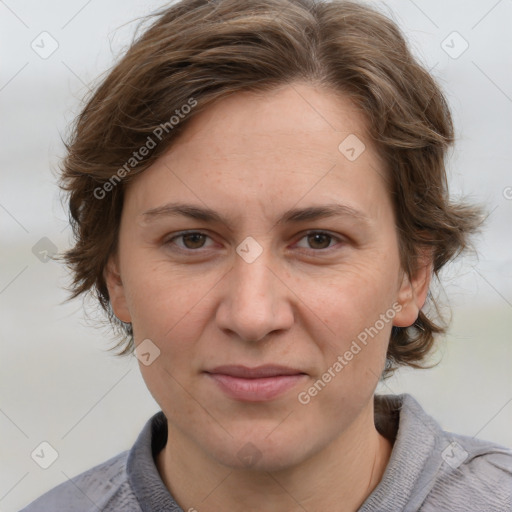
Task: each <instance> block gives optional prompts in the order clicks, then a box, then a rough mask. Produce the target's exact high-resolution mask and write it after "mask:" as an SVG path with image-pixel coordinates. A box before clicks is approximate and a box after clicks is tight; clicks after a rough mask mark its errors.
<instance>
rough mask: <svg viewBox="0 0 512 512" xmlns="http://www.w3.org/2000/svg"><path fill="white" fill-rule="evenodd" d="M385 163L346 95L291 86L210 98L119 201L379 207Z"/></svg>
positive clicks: (147, 205)
mask: <svg viewBox="0 0 512 512" xmlns="http://www.w3.org/2000/svg"><path fill="white" fill-rule="evenodd" d="M383 167H384V166H383V164H382V162H381V160H380V158H379V155H378V154H377V152H376V151H375V149H374V147H373V144H372V141H371V140H369V137H368V135H367V126H366V119H365V117H364V116H363V115H362V114H361V112H360V111H359V110H358V109H357V107H356V106H355V105H354V104H353V103H352V102H351V100H350V99H349V98H347V97H341V96H339V95H336V94H334V93H333V92H331V91H329V90H325V89H319V88H314V87H312V86H309V85H305V84H300V83H299V84H293V85H287V86H283V87H280V88H278V89H275V90H272V91H266V92H258V93H254V92H239V93H236V94H233V95H231V96H228V97H225V98H222V99H221V100H218V101H216V102H215V103H213V104H211V105H209V106H208V107H207V108H206V109H205V110H203V111H202V112H200V113H198V114H196V116H195V117H194V118H192V119H191V120H190V121H189V123H188V124H187V126H186V128H185V130H184V131H183V132H182V134H181V135H180V136H179V137H178V138H177V139H176V140H175V141H174V143H173V144H172V146H171V147H170V148H169V149H168V150H167V152H166V153H164V155H162V156H161V157H160V159H159V160H157V162H156V163H155V164H153V166H152V167H150V168H149V169H148V170H146V171H144V173H142V174H141V175H139V176H138V177H137V178H136V179H135V180H134V181H133V182H132V184H131V187H130V188H129V190H128V191H127V200H130V201H135V202H136V203H137V209H138V213H139V214H140V212H141V211H142V210H147V209H151V208H155V207H158V206H161V205H164V204H165V203H166V202H168V201H170V200H175V199H177V198H179V199H180V200H183V199H187V201H188V202H190V201H189V200H193V201H195V202H196V203H203V204H202V206H205V205H206V204H207V205H209V206H212V207H213V205H215V206H216V207H217V206H220V207H222V208H229V207H230V206H234V204H233V202H235V203H238V206H239V205H240V204H245V205H247V206H251V205H254V204H256V203H257V204H258V205H259V207H260V208H262V209H263V210H265V209H267V210H268V208H269V206H271V207H275V206H276V205H277V203H279V204H282V205H283V206H287V207H288V208H286V209H289V208H290V207H291V206H293V204H295V203H298V202H299V201H301V200H302V199H304V200H308V201H310V202H316V203H321V202H329V203H333V202H342V201H341V199H343V200H344V201H343V202H345V203H347V204H348V205H349V206H352V207H354V208H356V207H357V204H358V203H360V206H366V207H368V208H370V209H373V210H374V214H378V206H379V205H378V204H376V203H375V201H376V199H378V198H379V196H380V195H382V192H383V187H384V183H383V178H384V171H383ZM337 199H339V201H337ZM381 202H382V198H381ZM283 203H285V204H283ZM350 203H352V204H350ZM358 209H360V208H358Z"/></svg>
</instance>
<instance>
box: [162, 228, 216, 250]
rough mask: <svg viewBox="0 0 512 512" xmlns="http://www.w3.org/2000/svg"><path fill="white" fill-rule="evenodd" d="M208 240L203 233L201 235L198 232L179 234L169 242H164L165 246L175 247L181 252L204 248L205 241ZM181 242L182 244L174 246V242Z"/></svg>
mask: <svg viewBox="0 0 512 512" xmlns="http://www.w3.org/2000/svg"><path fill="white" fill-rule="evenodd" d="M207 238H210V237H209V236H208V235H206V234H205V233H201V232H200V231H189V232H187V233H180V234H178V235H175V236H173V237H172V238H169V240H167V241H165V245H177V246H178V249H179V250H183V251H194V250H197V249H202V248H204V244H205V240H206V239H207ZM180 239H181V240H182V241H183V244H182V245H180V244H176V243H175V240H180Z"/></svg>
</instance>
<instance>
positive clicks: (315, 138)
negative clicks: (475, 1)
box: [25, 0, 512, 512]
mask: <svg viewBox="0 0 512 512" xmlns="http://www.w3.org/2000/svg"><path fill="white" fill-rule="evenodd" d="M453 138H454V135H453V127H452V121H451V116H450V112H449V110H448V107H447V104H446V101H445V99H444V97H443V95H442V92H441V91H440V89H439V88H438V86H437V84H436V83H435V81H434V80H433V78H432V77H431V76H430V75H429V74H428V73H427V72H426V71H425V70H424V69H423V68H422V67H421V66H420V65H419V64H418V63H417V62H416V61H415V60H414V59H413V57H412V56H411V54H410V52H409V50H408V48H407V46H406V44H405V42H404V39H403V36H402V35H401V33H400V31H399V30H398V28H397V27H396V26H395V25H394V23H392V22H391V21H390V20H389V19H387V18H386V17H384V16H383V15H381V14H380V13H378V12H377V11H375V10H372V9H371V8H369V7H366V6H363V5H360V4H357V3H352V2H341V1H334V2H314V1H313V0H299V1H294V2H288V1H286V0H256V1H251V2H243V1H240V0H224V1H218V2H215V1H210V2H207V1H205V0H192V1H181V2H179V3H177V4H175V5H172V6H171V7H168V8H167V9H165V10H164V11H162V12H161V13H159V16H158V18H157V20H156V21H155V23H154V24H153V25H152V26H151V27H150V28H149V29H148V30H147V31H146V32H145V33H144V34H143V35H142V36H141V37H140V38H139V39H138V40H137V41H135V42H134V44H133V45H132V47H131V48H130V49H129V50H128V51H127V53H126V55H125V56H124V58H123V59H122V60H121V61H120V62H119V63H118V64H117V65H116V66H115V67H114V69H113V70H112V71H111V72H110V74H109V75H108V76H107V78H106V79H105V80H104V82H103V83H102V84H101V85H100V86H99V88H98V89H97V91H96V92H95V93H94V95H93V96H92V97H91V98H90V100H89V101H88V103H87V105H86V106H85V108H84V110H83V112H82V113H81V115H80V116H79V118H78V119H77V122H76V125H75V130H74V133H73V137H72V139H71V140H70V142H69V144H68V155H67V157H66V159H65V160H64V162H63V166H62V170H63V176H62V180H63V182H62V186H63V188H64V189H65V190H66V191H68V193H69V206H70V213H71V217H72V223H73V228H74V232H75V236H76V245H75V247H73V248H72V249H71V250H70V251H68V252H67V253H66V255H65V261H66V262H67V263H68V264H69V265H70V267H71V268H72V270H73V272H74V283H73V293H72V295H73V297H76V296H78V295H80V294H82V293H86V292H94V293H96V295H97V297H98V300H99V302H100V304H101V305H102V307H103V308H104V309H105V311H106V312H107V314H108V315H109V318H110V319H111V321H112V323H113V325H115V326H117V327H118V329H119V332H120V333H121V334H122V336H123V339H122V341H121V343H120V346H122V349H123V350H122V351H121V352H120V354H130V353H132V352H133V351H134V350H135V354H136V356H137V358H138V360H139V364H140V369H141V372H142V375H143V378H144V380H145V382H146V384H147V386H148V389H149V391H150V392H151V394H152V395H153V397H154V398H155V400H156V401H157V403H158V404H159V405H160V407H161V409H162V411H161V412H159V413H158V414H156V415H155V416H153V417H152V418H151V419H149V421H148V423H147V424H146V426H145V428H144V429H143V431H142V432H141V434H140V436H139V437H138V439H137V441H136V442H135V444H134V446H133V447H132V448H131V449H130V450H128V451H126V452H123V453H121V454H119V455H118V456H116V457H114V458H112V459H110V460H108V461H106V462H105V463H103V464H101V465H99V466H97V467H95V468H92V469H91V470H89V471H87V472H86V473H83V474H81V475H79V476H77V477H75V478H74V479H73V481H71V482H66V483H64V484H62V485H60V486H58V487H56V488H55V489H53V490H52V491H50V492H49V493H47V494H45V495H44V496H42V497H41V498H39V499H38V500H36V501H35V502H33V503H32V504H31V505H29V506H28V507H27V508H26V509H25V510H26V511H40V510H91V509H100V510H105V511H113V510H133V511H135V510H137V511H140V510H144V511H149V510H151V511H153V510H155V511H156V510H159V511H161V510H188V511H193V510H197V511H200V512H212V511H219V510H235V511H269V512H271V511H278V510H279V511H283V510H285V511H299V510H300V511H304V510H307V511H319V510H336V511H355V510H358V511H364V512H369V511H379V512H381V511H397V510H408V511H412V510H422V511H429V510H436V511H440V510H450V511H458V510H460V511H468V510H474V511H484V510H485V511H490V510H492V511H505V510H512V502H511V499H512V498H511V496H512V491H511V489H512V451H511V450H509V449H507V448H505V447H501V446H498V445H496V444H492V443H488V442H485V441H481V440H477V439H473V438H469V437H465V436H462V435H457V434H451V433H448V432H444V431H443V430H442V429H441V428H440V426H439V425H438V424H437V423H436V422H435V421H434V420H433V419H432V418H431V417H430V416H428V414H427V413H426V412H425V411H424V410H423V409H422V408H421V407H420V405H419V404H418V403H417V402H416V401H415V400H414V398H413V397H412V396H410V395H408V394H404V395H399V396H393V395H389V396H378V395H375V388H376V386H377V383H378V381H379V379H381V378H385V377H386V376H388V375H389V374H390V373H391V372H392V371H393V370H394V369H395V368H397V367H398V366H400V365H410V366H416V367H419V366H422V364H424V363H425V358H426V356H427V355H428V353H429V351H430V349H431V348H432V346H433V345H434V335H436V334H439V333H443V332H445V329H446V326H443V325H442V324H440V323H439V322H438V320H437V319H436V318H434V317H433V316H432V313H430V312H429V313H427V312H426V309H427V308H426V301H427V300H430V301H431V302H432V303H433V299H432V297H431V296H430V295H429V286H430V284H431V280H432V277H435V276H437V275H438V272H439V271H440V269H441V268H442V267H443V266H444V265H445V264H446V263H447V262H449V261H450V260H452V259H453V258H454V257H455V256H456V255H457V254H458V253H460V252H461V251H463V250H464V249H465V248H466V247H468V246H469V236H470V235H471V233H473V232H474V231H475V230H477V228H478V227H479V225H480V222H481V220H480V219H481V211H480V210H479V208H477V207H476V206H471V205H468V204H464V203H454V202H452V201H450V199H449V197H448V190H447V182H446V174H445V166H444V158H445V153H446V150H447V148H448V147H449V146H450V145H451V144H452V142H453ZM433 304H434V305H435V303H433ZM430 309H435V308H430Z"/></svg>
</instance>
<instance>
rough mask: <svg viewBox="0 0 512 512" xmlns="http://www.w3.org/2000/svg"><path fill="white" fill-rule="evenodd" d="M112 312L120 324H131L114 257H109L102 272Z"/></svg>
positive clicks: (117, 265) (123, 289)
mask: <svg viewBox="0 0 512 512" xmlns="http://www.w3.org/2000/svg"><path fill="white" fill-rule="evenodd" d="M103 276H104V278H105V282H106V285H107V289H108V295H109V298H110V304H111V306H112V311H113V312H114V314H115V315H116V317H117V318H119V320H121V322H125V323H131V321H132V318H131V315H130V311H129V309H128V305H127V302H126V294H125V287H124V285H123V281H122V279H121V274H120V271H119V263H118V261H117V257H116V256H115V255H111V256H110V258H109V260H108V262H107V265H106V267H105V269H104V271H103Z"/></svg>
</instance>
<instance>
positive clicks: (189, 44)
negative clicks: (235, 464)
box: [61, 0, 483, 375]
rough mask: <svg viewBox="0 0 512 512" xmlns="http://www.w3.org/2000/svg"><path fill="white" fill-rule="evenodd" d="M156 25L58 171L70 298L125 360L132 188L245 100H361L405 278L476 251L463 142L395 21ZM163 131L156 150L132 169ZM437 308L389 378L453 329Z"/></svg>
mask: <svg viewBox="0 0 512 512" xmlns="http://www.w3.org/2000/svg"><path fill="white" fill-rule="evenodd" d="M151 16H156V20H155V21H153V22H152V23H151V25H150V27H149V28H148V29H147V30H145V31H144V32H143V33H142V35H141V36H139V37H138V38H136V39H134V41H133V42H132V44H131V46H130V48H129V49H128V51H127V52H126V53H125V55H124V56H123V57H122V58H121V59H120V61H119V62H118V63H117V64H116V65H115V66H114V67H113V69H112V70H111V71H110V72H109V73H108V75H107V76H106V78H105V79H104V80H103V81H102V83H101V84H100V85H99V86H98V87H97V88H96V90H95V91H93V92H92V93H91V96H90V98H88V99H87V103H86V105H85V107H84V108H83V110H82V112H81V113H80V114H79V116H78V117H77V119H76V121H75V123H74V125H73V127H72V132H71V134H70V137H69V140H68V143H67V144H66V148H67V155H66V156H65V158H64V160H63V162H62V164H61V170H62V177H61V187H62V189H63V190H65V191H66V192H67V193H68V194H69V208H70V221H71V225H72V228H73V233H74V236H75V241H76V244H75V246H74V247H73V248H71V249H70V250H68V251H67V252H66V253H65V254H64V256H63V259H64V260H65V262H66V263H67V264H68V265H69V266H70V268H71V270H72V272H73V282H72V286H71V296H70V299H71V298H74V297H77V296H79V295H80V294H82V293H85V292H92V293H93V294H94V295H95V296H96V298H97V299H98V300H99V303H100V305H101V306H102V308H103V309H104V310H105V312H106V313H107V316H108V319H109V321H110V322H111V323H112V325H113V326H114V327H115V328H116V327H117V329H116V330H117V332H118V334H120V335H121V337H122V339H121V341H120V342H119V343H118V344H117V345H116V347H114V348H117V347H123V350H122V351H121V352H119V353H118V354H117V355H124V354H128V353H131V352H132V350H133V348H134V341H133V332H132V329H131V325H130V324H124V323H122V322H120V321H119V320H118V319H117V318H116V317H115V315H114V314H113V311H112V308H111V305H110V301H109V295H108V290H107V287H106V283H105V279H104V268H105V266H106V263H107V260H108V258H109V256H110V255H111V254H113V253H115V251H116V249H117V238H118V231H119V224H120V217H121V211H122V207H123V190H124V188H125V185H126V183H128V182H129V181H130V179H132V178H133V177H134V176H136V175H138V174H140V173H141V172H143V171H144V170H145V169H147V168H148V167H149V166H150V165H151V164H152V163H154V162H155V160H156V159H157V158H158V157H159V156H161V155H162V153H163V152H164V151H165V150H167V149H168V148H169V147H170V144H171V143H172V141H173V140H174V139H176V137H177V135H178V134H179V133H181V132H182V131H183V130H184V129H185V128H186V126H187V123H188V121H189V120H190V119H191V118H192V117H194V116H195V115H197V113H199V112H200V111H202V110H204V108H206V107H207V106H208V105H209V104H210V103H211V102H213V101H214V100H217V99H219V98H222V97H225V96H227V95H230V94H233V93H235V92H237V91H242V90H253V91H267V90H270V89H272V88H274V87H276V86H280V85H284V84H286V83H291V82H293V81H302V82H304V81H305V82H306V83H310V84H314V85H320V86H322V87H326V88H328V89H330V90H333V91H335V92H337V93H339V94H341V95H344V96H348V97H350V98H351V99H352V101H353V102H354V104H355V105H356V106H357V107H358V108H359V109H360V111H361V112H362V113H363V115H364V116H365V118H366V120H367V121H368V126H369V133H368V136H369V137H371V139H372V140H373V142H374V143H375V144H376V147H377V148H378V149H379V153H380V155H381V157H383V161H384V162H385V163H386V167H387V169H386V172H387V179H388V182H389V191H390V194H391V197H392V200H393V204H394V209H395V217H396V229H397V233H398V239H399V250H400V261H401V264H402V268H403V269H404V271H406V272H407V273H408V275H409V276H412V275H413V274H414V272H415V270H416V263H417V258H418V255H419V250H420V249H422V248H429V249H430V250H431V251H432V255H433V274H434V276H435V277H437V278H439V275H438V273H439V271H440V269H441V268H442V267H443V266H444V265H445V264H446V263H447V262H448V261H450V260H451V259H453V258H455V257H456V256H457V255H458V254H459V253H460V252H461V251H463V250H465V249H467V248H469V247H470V245H469V235H470V234H471V233H473V232H475V231H477V230H478V228H479V226H480V225H481V223H482V211H483V210H482V208H481V207H479V206H476V205H470V204H467V203H465V202H458V203H456V202H453V201H451V200H450V199H449V197H448V185H447V179H446V171H445V163H444V159H445V155H446V150H447V149H448V147H449V146H450V145H451V144H452V143H453V141H454V133H453V125H452V119H451V114H450V112H449V109H448V106H447V102H446V100H445V98H444V96H443V94H442V92H441V90H440V88H439V86H438V85H437V84H436V82H435V80H434V79H433V77H432V76H431V75H430V74H429V73H428V72H427V71H426V70H425V69H424V68H423V67H422V66H421V65H420V64H419V63H418V62H417V61H416V60H415V59H414V58H413V56H412V55H411V53H410V51H409V49H408V47H407V45H406V42H405V38H404V36H403V35H402V33H401V31H400V30H399V28H398V27H397V26H396V24H395V23H394V22H393V21H392V20H391V19H389V18H388V17H387V16H385V15H383V14H382V13H380V12H379V11H377V10H376V9H375V8H372V7H369V6H366V5H364V4H362V3H356V2H352V1H342V0H340V1H336V0H334V1H315V0H294V1H288V0H251V1H245V0H182V1H180V2H178V3H176V4H173V5H171V6H170V7H167V8H165V9H163V10H161V11H159V12H157V13H156V14H153V15H151ZM192 102H193V104H194V108H193V109H191V108H188V110H187V112H188V113H187V115H185V116H181V115H180V114H181V113H183V112H185V110H182V109H183V106H184V105H191V104H192ZM170 113H171V115H172V113H176V114H177V116H175V117H176V119H177V118H178V116H179V121H178V122H172V119H171V118H170ZM162 127H164V128H165V130H163V129H162ZM158 130H159V131H158ZM164 131H165V134H164ZM155 133H159V135H161V136H160V137H159V139H160V140H158V144H156V146H155V147H151V151H149V153H148V152H145V156H144V157H143V158H140V159H139V157H138V158H137V161H136V162H135V161H131V159H132V158H134V157H133V151H134V150H136V149H137V148H142V147H143V146H145V145H146V146H148V141H149V139H152V140H153V138H154V135H155ZM152 134H153V137H152ZM127 162H131V164H133V165H130V166H127ZM122 169H124V171H123V170H122ZM98 196H101V197H98ZM429 301H430V306H432V305H433V306H434V308H433V309H434V310H435V311H436V315H435V317H436V318H429V315H430V316H432V315H431V313H429V314H428V315H427V313H425V312H424V311H423V310H422V311H420V313H419V316H418V318H417V320H416V321H415V323H414V324H413V325H412V326H410V327H403V328H399V327H395V326H394V327H393V328H392V333H391V338H390V343H389V348H388V354H387V364H386V369H385V371H384V375H388V374H390V373H391V372H392V371H393V370H394V369H395V368H396V367H397V366H398V365H402V364H407V365H410V366H414V367H422V363H424V361H425V358H426V356H427V354H428V353H429V351H430V349H431V348H432V346H433V344H434V335H435V334H439V333H445V332H446V329H447V325H445V324H443V323H442V322H440V320H442V319H441V318H440V315H439V314H437V313H439V311H438V307H437V304H436V302H435V300H434V298H433V297H432V295H431V293H430V292H429V295H428V297H427V302H429ZM438 317H439V318H438Z"/></svg>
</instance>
